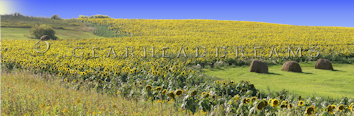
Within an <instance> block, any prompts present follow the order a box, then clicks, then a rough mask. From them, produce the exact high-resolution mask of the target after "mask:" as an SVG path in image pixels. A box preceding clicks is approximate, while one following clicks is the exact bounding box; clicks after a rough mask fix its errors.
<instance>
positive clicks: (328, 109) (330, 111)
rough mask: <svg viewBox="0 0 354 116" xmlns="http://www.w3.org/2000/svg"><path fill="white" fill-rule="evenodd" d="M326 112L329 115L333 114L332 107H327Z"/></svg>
mask: <svg viewBox="0 0 354 116" xmlns="http://www.w3.org/2000/svg"><path fill="white" fill-rule="evenodd" d="M326 111H327V112H329V113H331V114H333V113H334V108H333V107H332V105H328V106H327V110H326Z"/></svg>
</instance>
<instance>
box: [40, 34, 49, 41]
mask: <svg viewBox="0 0 354 116" xmlns="http://www.w3.org/2000/svg"><path fill="white" fill-rule="evenodd" d="M40 40H41V41H46V40H50V37H49V36H48V35H43V36H42V37H41V38H40Z"/></svg>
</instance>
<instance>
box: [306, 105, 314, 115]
mask: <svg viewBox="0 0 354 116" xmlns="http://www.w3.org/2000/svg"><path fill="white" fill-rule="evenodd" d="M315 110H316V108H315V106H310V107H307V108H306V114H307V115H309V116H310V115H314V114H315Z"/></svg>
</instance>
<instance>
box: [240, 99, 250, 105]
mask: <svg viewBox="0 0 354 116" xmlns="http://www.w3.org/2000/svg"><path fill="white" fill-rule="evenodd" d="M242 101H243V103H244V104H248V103H250V101H251V99H250V98H243V100H242Z"/></svg>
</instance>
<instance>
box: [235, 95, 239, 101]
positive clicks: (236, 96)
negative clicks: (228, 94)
mask: <svg viewBox="0 0 354 116" xmlns="http://www.w3.org/2000/svg"><path fill="white" fill-rule="evenodd" d="M234 97H235V102H236V101H238V99H240V96H239V95H238V94H237V95H235V96H234Z"/></svg>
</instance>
